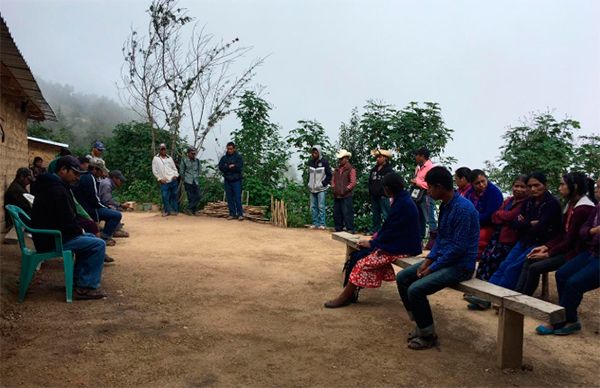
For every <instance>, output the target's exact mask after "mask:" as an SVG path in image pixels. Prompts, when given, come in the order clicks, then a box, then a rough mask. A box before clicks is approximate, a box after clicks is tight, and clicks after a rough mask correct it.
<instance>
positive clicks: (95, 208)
mask: <svg viewBox="0 0 600 388" xmlns="http://www.w3.org/2000/svg"><path fill="white" fill-rule="evenodd" d="M49 171H50V169H49ZM51 171H52V172H48V173H42V174H41V175H38V177H37V178H36V177H34V176H33V173H32V171H31V170H30V169H28V168H20V169H19V170H18V171H17V174H16V177H15V180H14V181H13V182H12V183H11V185H10V186H9V188H8V190H7V192H6V194H5V202H6V203H7V204H13V205H16V206H19V207H20V208H21V209H23V210H24V211H25V212H26V213H27V214H28V215H29V216H30V218H31V223H30V226H31V227H33V228H40V229H54V230H59V231H61V233H62V240H63V246H64V249H70V250H73V252H74V253H75V256H76V259H77V260H76V262H75V274H74V281H75V295H74V296H75V297H76V298H78V299H98V298H102V297H105V296H106V295H105V293H104V292H103V291H102V290H101V289H100V278H101V274H102V269H103V265H104V263H107V262H112V261H114V259H112V258H111V257H110V256H108V255H107V254H106V246H107V245H114V244H115V242H114V240H113V237H128V236H129V234H128V233H127V232H126V231H124V230H123V229H122V224H121V223H120V221H121V217H122V216H121V212H120V211H122V210H124V207H123V206H122V205H121V204H119V203H118V202H117V201H116V200H115V199H114V198H113V195H112V194H113V189H115V188H116V187H119V186H120V185H121V184H122V183H123V182H124V181H125V178H124V177H123V174H122V173H121V172H120V171H118V170H114V171H110V172H109V171H108V170H107V169H106V167H105V165H104V161H103V160H102V159H99V158H97V159H95V160H93V161H92V162H89V160H88V159H87V158H85V157H84V158H80V159H77V158H75V157H74V156H72V155H66V156H62V157H59V158H57V159H55V160H54V161H53V164H52V170H51ZM28 186H30V190H31V194H32V195H33V196H34V200H33V205H31V204H30V202H29V201H28V200H26V199H25V196H24V195H23V194H27V193H28V191H27V187H28ZM100 221H104V227H103V228H102V229H100V228H99V223H100ZM33 241H34V244H35V247H36V250H37V251H39V252H44V251H48V250H51V249H53V248H54V247H53V241H51V240H49V239H47V238H46V236H43V235H36V234H34V235H33Z"/></svg>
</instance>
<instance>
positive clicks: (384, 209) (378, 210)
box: [369, 149, 394, 233]
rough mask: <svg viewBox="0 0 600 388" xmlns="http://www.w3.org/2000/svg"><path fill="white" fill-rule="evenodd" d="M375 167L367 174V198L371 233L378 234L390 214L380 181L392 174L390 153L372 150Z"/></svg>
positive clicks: (387, 199) (388, 203)
mask: <svg viewBox="0 0 600 388" xmlns="http://www.w3.org/2000/svg"><path fill="white" fill-rule="evenodd" d="M371 155H373V156H375V166H373V168H372V169H371V173H370V174H369V196H370V197H371V211H372V212H373V230H372V231H373V233H375V232H379V230H380V229H381V224H383V222H384V221H385V219H386V218H387V216H388V214H390V199H389V198H388V197H386V196H385V193H384V192H383V184H382V179H383V177H384V176H386V175H387V174H389V173H390V172H394V170H393V169H392V166H390V164H389V160H390V158H391V157H392V153H391V152H390V151H388V150H379V149H377V150H373V151H371Z"/></svg>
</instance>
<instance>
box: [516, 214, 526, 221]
mask: <svg viewBox="0 0 600 388" xmlns="http://www.w3.org/2000/svg"><path fill="white" fill-rule="evenodd" d="M517 221H519V222H525V217H523V215H522V214H519V216H518V217H517Z"/></svg>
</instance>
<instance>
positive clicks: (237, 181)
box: [219, 141, 244, 221]
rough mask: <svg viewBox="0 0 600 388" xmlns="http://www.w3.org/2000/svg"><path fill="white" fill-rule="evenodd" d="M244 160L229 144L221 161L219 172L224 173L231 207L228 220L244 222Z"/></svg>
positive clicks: (226, 191) (231, 144) (232, 144)
mask: <svg viewBox="0 0 600 388" xmlns="http://www.w3.org/2000/svg"><path fill="white" fill-rule="evenodd" d="M243 168H244V160H243V159H242V155H240V154H239V153H238V152H237V150H236V148H235V144H234V143H233V142H231V141H230V142H229V143H227V151H226V152H225V155H223V157H222V158H221V160H220V161H219V170H221V172H222V173H223V178H224V183H223V184H224V186H225V195H226V197H227V206H228V207H229V217H227V219H228V220H233V219H234V218H237V219H238V220H240V221H243V220H244V208H243V207H242V178H243V177H242V169H243Z"/></svg>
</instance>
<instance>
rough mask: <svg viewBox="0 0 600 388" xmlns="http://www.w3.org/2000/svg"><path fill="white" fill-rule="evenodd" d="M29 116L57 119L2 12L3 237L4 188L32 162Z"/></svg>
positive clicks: (1, 221)
mask: <svg viewBox="0 0 600 388" xmlns="http://www.w3.org/2000/svg"><path fill="white" fill-rule="evenodd" d="M27 120H36V121H43V120H56V117H55V115H54V112H53V111H52V108H50V106H49V105H48V103H47V102H46V100H45V99H44V96H43V95H42V92H41V91H40V89H39V86H38V84H37V82H36V81H35V78H34V77H33V74H31V70H30V69H29V66H28V65H27V63H26V62H25V59H24V58H23V56H22V55H21V53H20V51H19V49H18V48H17V45H16V44H15V42H14V40H13V38H12V36H11V34H10V31H9V30H8V27H7V25H6V22H5V21H4V18H2V16H0V241H1V240H2V239H3V238H4V233H5V232H6V230H5V229H6V223H5V217H6V215H5V211H4V192H5V191H6V188H7V187H8V185H10V183H11V182H12V180H13V179H14V177H15V172H16V171H17V168H19V167H26V166H28V165H29V160H28V159H29V158H28V141H27Z"/></svg>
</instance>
